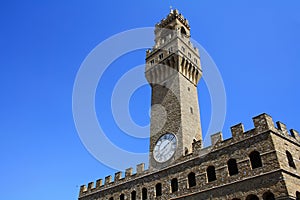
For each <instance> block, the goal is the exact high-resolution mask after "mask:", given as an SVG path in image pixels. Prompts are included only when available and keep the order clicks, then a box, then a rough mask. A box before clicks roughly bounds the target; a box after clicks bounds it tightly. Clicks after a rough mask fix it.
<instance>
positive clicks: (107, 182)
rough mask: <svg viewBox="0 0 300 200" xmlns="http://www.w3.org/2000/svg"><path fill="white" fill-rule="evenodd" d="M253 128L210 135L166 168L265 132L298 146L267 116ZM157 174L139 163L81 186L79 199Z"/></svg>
mask: <svg viewBox="0 0 300 200" xmlns="http://www.w3.org/2000/svg"><path fill="white" fill-rule="evenodd" d="M253 124H254V128H253V129H251V130H248V131H245V130H244V126H243V124H242V123H239V124H237V125H234V126H232V127H231V128H230V130H231V134H232V137H231V138H229V139H226V140H223V136H222V133H221V132H218V133H215V134H212V135H211V143H212V144H211V146H209V147H206V148H202V147H201V142H200V141H196V140H195V141H194V142H193V152H192V153H190V154H188V155H186V156H183V157H182V158H181V159H179V160H178V162H176V163H175V164H173V165H172V166H169V167H167V168H172V167H173V166H176V165H179V164H182V163H184V162H189V161H191V160H193V159H195V158H201V157H204V156H207V155H209V154H210V153H211V152H213V151H219V150H222V149H223V148H225V147H226V146H229V145H233V144H235V143H238V142H240V141H245V140H247V139H249V138H252V137H254V136H256V135H260V134H263V133H266V132H270V131H271V132H272V133H274V134H277V135H278V136H280V137H282V138H283V139H285V140H289V141H290V142H293V143H296V144H297V145H299V146H300V135H299V132H297V131H296V130H294V129H290V131H288V129H287V127H286V125H285V124H283V123H282V122H276V126H275V124H274V122H273V119H272V117H271V116H269V115H268V114H265V113H264V114H261V115H258V116H256V117H254V118H253ZM155 173H157V171H150V170H149V169H145V164H144V163H141V164H138V165H137V166H136V173H133V168H128V169H126V170H125V176H123V175H122V172H116V173H115V174H114V180H112V176H111V175H110V176H106V177H105V179H104V184H103V180H102V179H98V180H97V181H96V183H94V182H90V183H88V185H87V186H86V185H82V186H81V187H80V194H79V197H81V196H85V195H88V194H91V193H94V192H96V191H97V192H98V191H102V190H103V191H104V190H106V189H108V188H111V187H115V186H118V185H122V184H125V183H127V182H130V181H131V180H136V179H139V178H142V177H144V176H151V175H153V174H155Z"/></svg>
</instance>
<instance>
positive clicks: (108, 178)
mask: <svg viewBox="0 0 300 200" xmlns="http://www.w3.org/2000/svg"><path fill="white" fill-rule="evenodd" d="M110 183H112V176H111V175H109V176H106V177H105V181H104V185H108V184H110Z"/></svg>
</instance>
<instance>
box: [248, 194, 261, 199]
mask: <svg viewBox="0 0 300 200" xmlns="http://www.w3.org/2000/svg"><path fill="white" fill-rule="evenodd" d="M246 200H259V198H258V196H256V195H254V194H250V195H248V196H247V198H246Z"/></svg>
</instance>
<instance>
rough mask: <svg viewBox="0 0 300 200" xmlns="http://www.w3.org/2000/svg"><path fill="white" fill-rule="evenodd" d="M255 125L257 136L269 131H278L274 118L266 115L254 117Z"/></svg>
mask: <svg viewBox="0 0 300 200" xmlns="http://www.w3.org/2000/svg"><path fill="white" fill-rule="evenodd" d="M253 123H254V127H255V130H256V134H257V133H263V132H265V131H268V130H276V129H275V127H274V122H273V119H272V117H271V116H270V115H268V114H266V113H263V114H261V115H258V116H256V117H253Z"/></svg>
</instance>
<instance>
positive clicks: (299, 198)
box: [296, 191, 300, 200]
mask: <svg viewBox="0 0 300 200" xmlns="http://www.w3.org/2000/svg"><path fill="white" fill-rule="evenodd" d="M296 200H300V192H298V191H297V192H296Z"/></svg>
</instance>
